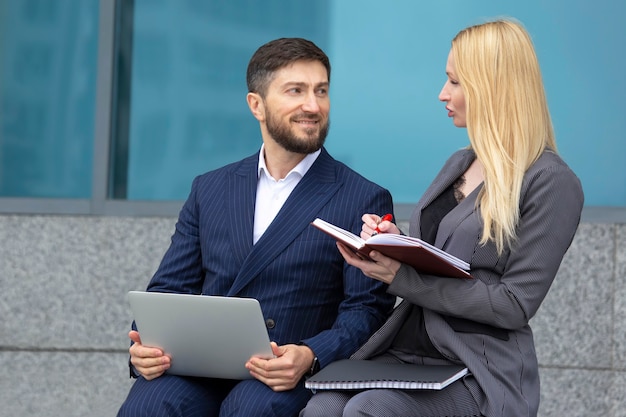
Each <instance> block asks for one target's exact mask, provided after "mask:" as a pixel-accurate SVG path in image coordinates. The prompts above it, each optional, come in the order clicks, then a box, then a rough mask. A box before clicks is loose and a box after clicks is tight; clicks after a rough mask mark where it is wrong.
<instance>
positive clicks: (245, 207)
mask: <svg viewBox="0 0 626 417" xmlns="http://www.w3.org/2000/svg"><path fill="white" fill-rule="evenodd" d="M258 158H259V154H258V153H257V154H256V155H253V156H251V157H249V158H246V159H244V160H243V161H242V163H241V165H239V167H238V168H237V169H236V170H235V171H234V172H233V174H232V175H231V176H230V177H229V179H228V180H229V182H230V183H229V184H228V201H227V210H228V213H229V214H230V217H229V223H230V233H231V236H232V247H233V256H234V258H235V260H236V261H237V263H239V264H241V263H243V261H244V260H245V258H246V257H247V256H248V254H249V253H250V250H251V248H252V234H253V227H254V206H255V203H256V187H257V166H258Z"/></svg>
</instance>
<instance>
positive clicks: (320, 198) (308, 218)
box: [228, 149, 341, 296]
mask: <svg viewBox="0 0 626 417" xmlns="http://www.w3.org/2000/svg"><path fill="white" fill-rule="evenodd" d="M340 187H341V183H340V182H338V181H337V177H336V172H335V161H334V159H332V157H331V156H330V155H329V154H328V153H327V152H326V151H325V150H324V149H322V153H321V154H320V155H319V157H318V158H317V160H316V161H315V163H314V164H313V165H312V166H311V168H310V169H309V171H308V172H307V173H306V175H305V176H304V177H303V178H302V179H301V180H300V182H299V183H298V185H297V186H296V188H295V189H294V190H293V191H292V193H291V195H290V196H289V198H288V199H287V201H286V202H285V204H284V205H283V207H282V208H281V210H280V211H279V212H278V214H277V215H276V218H274V221H272V223H271V224H270V225H269V227H268V228H267V230H266V231H265V233H264V234H263V236H261V238H260V239H259V240H258V242H257V243H256V244H255V245H254V246H253V247H252V249H251V250H250V251H249V253H248V255H247V257H246V259H245V260H244V263H243V265H242V267H241V269H240V271H239V274H238V276H237V278H236V279H235V282H234V284H233V286H232V287H231V289H230V291H229V293H228V295H231V296H232V295H236V294H237V293H238V292H239V291H241V289H242V288H244V287H245V286H246V285H247V284H248V283H249V282H250V281H251V280H252V279H254V278H255V277H256V276H258V274H259V273H261V272H262V271H263V270H264V269H265V268H266V267H267V265H268V264H269V263H271V262H272V261H273V260H274V258H276V256H278V255H279V254H280V253H282V252H283V251H284V250H285V248H287V247H288V246H289V245H290V244H291V242H293V240H294V239H296V238H297V237H298V236H299V235H300V234H301V233H302V231H303V230H304V228H306V227H310V223H311V222H312V221H313V220H314V219H315V215H316V213H318V212H319V210H320V209H321V208H322V207H323V206H324V205H325V204H326V203H327V202H328V200H330V199H331V198H332V196H333V195H334V194H335V193H336V192H337V190H338V189H339V188H340ZM253 204H254V202H253ZM252 221H253V220H252ZM249 236H252V234H251V233H250V235H249Z"/></svg>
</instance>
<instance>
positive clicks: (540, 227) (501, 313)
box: [389, 162, 583, 329]
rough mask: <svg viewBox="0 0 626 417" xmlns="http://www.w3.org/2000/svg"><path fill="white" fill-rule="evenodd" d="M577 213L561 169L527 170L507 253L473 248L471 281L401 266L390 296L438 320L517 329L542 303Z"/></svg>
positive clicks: (573, 191) (579, 198)
mask: <svg viewBox="0 0 626 417" xmlns="http://www.w3.org/2000/svg"><path fill="white" fill-rule="evenodd" d="M544 165H545V164H544ZM582 207H583V192H582V187H581V184H580V181H579V180H578V178H577V177H576V176H575V175H574V173H573V172H572V171H571V170H570V169H569V168H568V167H567V166H566V165H565V164H564V163H562V162H561V163H553V164H548V165H547V166H541V167H538V168H537V169H532V170H529V172H528V173H527V174H526V176H525V179H524V184H523V186H522V193H521V201H520V221H519V225H518V228H517V237H518V239H517V241H516V242H514V244H513V246H512V248H510V249H508V250H506V251H505V253H503V255H501V256H498V255H497V252H496V249H495V245H493V244H491V243H488V244H486V245H479V244H477V245H476V247H475V249H474V254H473V256H472V260H471V268H472V275H473V276H474V277H475V279H472V280H461V279H451V278H438V277H433V276H428V275H423V274H418V273H417V272H416V271H415V270H414V269H412V268H410V267H408V266H406V265H403V266H402V267H401V269H400V270H399V271H398V274H397V275H396V277H395V279H394V281H393V282H392V284H391V285H390V287H389V291H390V292H391V293H393V294H396V295H398V296H400V297H403V298H404V299H406V300H408V301H410V302H412V303H414V304H417V305H420V306H422V307H424V308H428V309H430V310H433V311H435V312H438V313H441V314H445V315H449V316H455V317H462V318H465V319H469V320H473V321H476V322H480V323H485V324H489V325H492V326H495V327H499V328H504V329H516V328H520V327H522V326H524V325H526V324H528V321H529V320H530V319H531V318H532V317H533V316H534V315H535V313H536V312H537V310H538V308H539V306H540V305H541V303H542V301H543V299H544V298H545V296H546V294H547V292H548V290H549V288H550V286H551V284H552V282H553V280H554V278H555V276H556V273H557V271H558V268H559V266H560V264H561V261H562V259H563V256H564V255H565V252H566V251H567V249H568V248H569V246H570V244H571V242H572V240H573V238H574V235H575V232H576V229H577V227H578V224H579V221H580V215H581V211H582ZM454 233H467V231H455V232H454Z"/></svg>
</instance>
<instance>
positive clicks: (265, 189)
mask: <svg viewBox="0 0 626 417" xmlns="http://www.w3.org/2000/svg"><path fill="white" fill-rule="evenodd" d="M264 149H265V147H264V146H261V151H260V152H259V171H258V182H257V186H256V204H255V207H254V234H253V243H256V242H257V241H258V240H259V238H260V237H261V236H262V235H263V233H265V230H266V229H267V227H268V226H269V225H270V223H272V221H273V220H274V217H276V215H277V214H278V212H279V211H280V209H281V207H282V206H283V204H285V201H287V198H288V197H289V194H291V192H292V191H293V189H294V188H296V185H298V183H299V182H300V180H301V179H302V177H304V174H306V173H307V171H308V170H309V168H311V165H313V162H315V160H316V159H317V157H318V156H319V154H320V152H321V150H318V151H316V152H313V153H310V154H308V155H307V156H305V157H304V159H303V160H302V161H300V163H299V164H298V165H296V166H295V167H294V168H293V169H292V170H291V171H289V173H287V175H285V178H280V179H278V180H277V179H275V178H274V177H272V176H271V175H270V173H269V170H268V169H267V165H265V157H264V156H265V151H264Z"/></svg>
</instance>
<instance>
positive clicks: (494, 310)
mask: <svg viewBox="0 0 626 417" xmlns="http://www.w3.org/2000/svg"><path fill="white" fill-rule="evenodd" d="M474 158H475V156H474V154H473V152H472V151H469V150H462V151H459V152H457V153H455V154H453V155H452V156H451V157H450V158H449V160H448V161H447V162H446V164H445V165H444V167H443V168H442V170H441V171H440V172H439V174H438V175H437V177H436V178H435V180H434V181H433V183H432V184H431V186H430V187H429V188H428V189H427V190H426V192H425V193H424V196H423V197H422V199H421V200H420V201H419V202H418V204H417V206H416V209H415V210H414V212H413V215H412V218H411V222H410V234H411V235H412V236H418V237H419V230H420V228H419V224H420V223H419V222H420V215H421V210H422V209H423V208H424V207H425V206H426V205H428V204H429V203H430V202H431V201H433V199H434V198H436V196H437V195H439V194H440V193H441V192H443V190H444V189H445V188H446V187H448V186H449V185H450V184H452V183H453V182H454V181H455V180H456V179H457V178H458V177H459V176H460V175H461V174H462V173H463V172H465V170H466V169H467V167H468V166H469V165H470V163H471V162H472V161H473V159H474ZM477 194H478V190H475V191H474V193H472V194H470V195H469V196H468V197H467V198H466V199H465V201H463V202H462V203H461V204H459V205H458V206H457V207H456V208H455V209H454V210H452V211H451V212H450V213H449V214H448V215H447V216H446V218H444V219H443V221H442V222H441V224H440V226H439V230H438V233H437V238H436V241H435V245H436V246H437V247H440V248H443V249H445V250H446V251H448V252H449V253H451V254H453V255H455V256H457V257H459V258H461V259H463V260H465V261H467V262H469V263H470V265H471V269H472V275H473V276H474V277H475V279H474V280H459V279H442V278H436V277H432V276H427V275H423V274H422V275H420V274H417V273H416V272H415V270H413V269H411V268H409V267H406V266H402V267H401V269H400V270H399V271H398V274H397V275H396V277H395V279H394V281H393V283H392V284H391V285H390V286H389V292H390V293H393V294H396V295H399V296H401V297H403V298H404V301H403V302H402V303H401V304H400V305H399V306H398V307H397V308H396V309H395V310H394V312H393V313H392V315H391V317H390V318H389V319H388V320H387V322H386V323H385V324H384V325H383V326H382V327H381V329H380V330H378V331H377V332H376V333H375V334H374V335H373V336H372V337H371V338H370V339H369V340H368V342H367V343H366V344H365V345H364V346H363V347H362V348H361V349H359V351H357V352H356V353H355V354H354V355H353V358H355V359H365V358H372V357H374V356H376V355H379V354H381V353H382V352H384V351H386V350H387V349H388V348H389V346H390V345H391V342H392V341H393V338H394V336H395V335H396V334H397V332H398V330H399V329H400V327H401V325H402V324H403V322H404V321H405V319H406V317H407V316H408V313H409V311H410V309H409V308H408V307H409V303H414V304H417V305H420V306H422V307H423V308H424V321H425V325H426V330H427V332H428V335H429V336H430V338H431V341H432V343H433V344H434V345H435V347H436V348H437V349H438V350H439V352H441V353H442V355H444V357H446V358H447V359H449V360H450V361H452V362H455V363H463V364H465V366H467V367H468V368H469V370H470V372H471V374H472V378H475V381H476V382H477V384H465V389H467V390H468V391H469V393H470V394H471V395H472V397H473V398H474V399H475V402H476V403H477V404H478V405H479V407H480V412H481V413H482V414H483V415H485V416H488V417H496V416H497V417H515V416H524V417H531V416H536V415H537V409H538V407H539V374H538V364H537V358H536V354H535V347H534V341H533V336H532V331H531V329H530V327H529V325H528V322H529V320H530V319H531V318H532V317H533V316H534V314H535V313H536V312H537V309H538V308H539V306H540V305H541V302H542V301H543V299H544V298H545V296H546V294H547V292H548V290H549V288H550V286H551V284H552V281H553V280H554V277H555V275H556V272H557V270H558V268H559V265H560V263H561V260H562V258H563V256H564V254H565V252H566V251H567V249H568V247H569V245H570V244H571V241H572V239H573V237H574V234H575V232H576V229H577V227H578V223H579V221H580V214H581V211H582V205H583V192H582V188H581V185H580V181H579V180H578V178H577V177H576V176H575V175H574V173H573V172H572V171H571V170H570V169H569V168H568V167H567V165H566V164H565V163H564V162H563V161H562V160H561V159H560V158H559V157H558V156H557V155H556V154H554V153H552V152H545V153H544V154H543V155H542V156H541V157H540V158H539V160H538V161H537V162H536V163H535V164H534V165H533V166H531V167H530V168H529V170H528V171H527V173H526V175H525V177H524V181H523V185H522V191H521V201H520V213H521V219H520V223H519V226H518V241H517V242H516V244H515V245H514V247H513V248H510V249H508V250H506V251H505V253H503V254H502V255H501V256H498V255H497V252H496V250H495V247H494V246H493V245H492V244H487V245H479V244H478V241H479V238H480V233H481V221H480V217H479V215H478V214H477V212H476V210H475V205H474V204H475V201H476V197H477ZM442 314H445V315H449V316H455V317H462V318H465V319H469V320H473V321H475V322H479V323H484V324H488V325H491V326H494V327H498V328H501V329H506V330H508V333H509V338H508V340H501V339H498V338H495V337H491V336H488V335H484V334H479V333H470V332H460V331H459V332H457V331H454V330H453V329H452V328H451V327H450V326H449V325H448V323H447V322H446V321H445V320H444V319H443V318H442ZM446 390H447V388H446ZM446 390H443V391H442V392H441V393H438V394H437V393H434V394H433V395H432V398H439V401H440V402H441V403H442V404H444V403H447V402H448V401H449V399H448V398H447V393H446ZM313 402H316V399H315V396H314V398H313V400H312V403H313ZM326 407H328V405H327V406H326ZM370 411H371V410H370ZM421 411H422V408H421V405H420V406H417V405H416V406H415V408H414V411H413V412H412V413H411V414H407V415H411V416H421V415H423V414H421ZM470 411H471V410H470ZM465 413H466V410H464V409H463V408H459V409H457V414H455V415H465ZM304 415H306V416H308V415H309V414H308V413H305V414H304ZM313 415H314V414H313ZM325 415H326V416H329V417H330V416H333V415H341V414H340V413H337V414H325ZM367 415H371V416H374V415H380V416H386V415H387V414H384V413H383V414H375V413H373V412H371V413H370V414H367ZM433 415H448V414H433Z"/></svg>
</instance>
